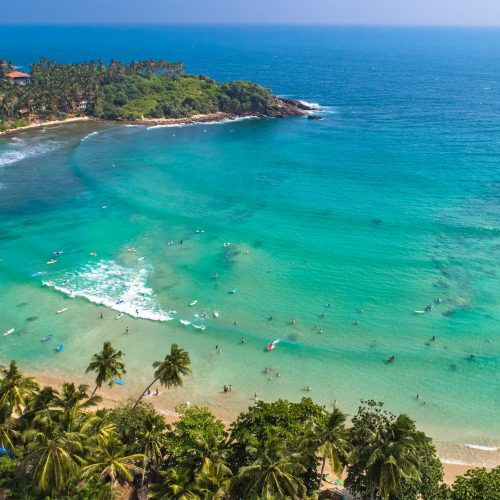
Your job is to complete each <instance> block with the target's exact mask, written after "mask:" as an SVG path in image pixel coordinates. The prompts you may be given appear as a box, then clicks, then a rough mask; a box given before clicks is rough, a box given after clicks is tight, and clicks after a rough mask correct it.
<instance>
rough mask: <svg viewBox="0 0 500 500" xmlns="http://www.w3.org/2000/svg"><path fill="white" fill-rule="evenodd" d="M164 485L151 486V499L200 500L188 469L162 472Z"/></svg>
mask: <svg viewBox="0 0 500 500" xmlns="http://www.w3.org/2000/svg"><path fill="white" fill-rule="evenodd" d="M160 476H162V477H163V478H164V481H163V483H157V484H153V485H151V493H150V496H151V498H156V499H159V500H199V498H200V497H199V496H198V495H197V494H196V493H195V492H194V491H193V490H194V488H193V484H192V481H191V480H190V477H189V472H188V471H187V470H186V469H182V468H178V469H168V470H167V471H160Z"/></svg>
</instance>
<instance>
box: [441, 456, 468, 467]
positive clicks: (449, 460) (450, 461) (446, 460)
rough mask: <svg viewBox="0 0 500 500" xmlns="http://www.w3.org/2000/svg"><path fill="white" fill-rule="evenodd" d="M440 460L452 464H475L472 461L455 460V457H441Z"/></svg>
mask: <svg viewBox="0 0 500 500" xmlns="http://www.w3.org/2000/svg"><path fill="white" fill-rule="evenodd" d="M439 460H441V462H443V463H444V464H450V465H474V464H471V463H467V462H464V461H463V460H455V459H454V458H446V457H439Z"/></svg>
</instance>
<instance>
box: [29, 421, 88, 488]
mask: <svg viewBox="0 0 500 500" xmlns="http://www.w3.org/2000/svg"><path fill="white" fill-rule="evenodd" d="M40 424H41V426H40V429H28V430H27V431H26V432H25V433H24V434H23V441H24V442H25V443H26V449H27V451H28V454H27V455H26V457H25V459H24V460H23V469H24V470H28V469H29V468H30V466H32V467H33V470H32V474H33V477H34V479H35V481H36V482H37V485H38V487H39V488H40V490H42V492H43V493H46V494H50V495H51V496H52V497H54V498H55V497H56V496H57V494H58V493H60V492H62V491H64V489H65V488H67V487H68V486H69V485H70V484H71V482H72V481H73V480H75V479H77V478H78V476H79V473H80V465H81V464H82V463H83V452H84V447H83V444H82V441H83V439H84V437H85V436H83V435H82V434H80V433H78V432H65V431H64V430H62V429H61V428H60V427H59V426H58V425H57V424H56V423H55V422H53V421H51V420H50V419H44V420H43V422H40Z"/></svg>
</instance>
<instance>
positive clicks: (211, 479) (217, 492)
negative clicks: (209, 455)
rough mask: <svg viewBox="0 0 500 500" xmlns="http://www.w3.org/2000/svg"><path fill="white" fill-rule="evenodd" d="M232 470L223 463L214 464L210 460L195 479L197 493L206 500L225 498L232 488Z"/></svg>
mask: <svg viewBox="0 0 500 500" xmlns="http://www.w3.org/2000/svg"><path fill="white" fill-rule="evenodd" d="M231 475H232V472H231V469H230V468H229V467H228V466H227V465H225V464H223V463H220V462H219V463H213V462H211V461H210V460H209V459H205V460H204V461H203V465H202V467H201V469H200V471H199V472H197V473H196V475H195V477H194V484H195V488H196V492H197V493H199V494H201V495H203V498H204V499H205V500H208V499H214V500H215V499H219V498H224V497H225V495H226V494H227V492H228V490H229V486H230V482H231V481H230V478H231Z"/></svg>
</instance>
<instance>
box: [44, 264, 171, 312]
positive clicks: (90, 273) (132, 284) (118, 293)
mask: <svg viewBox="0 0 500 500" xmlns="http://www.w3.org/2000/svg"><path fill="white" fill-rule="evenodd" d="M147 275H148V271H147V270H146V269H132V268H126V267H123V266H120V265H118V264H117V263H115V262H114V261H104V260H101V261H98V262H97V263H92V264H85V265H84V266H82V267H81V268H80V269H79V270H77V271H76V272H68V273H65V274H64V275H62V276H60V278H59V279H55V280H53V282H52V283H51V284H50V285H49V286H53V287H54V289H55V290H57V291H59V292H61V293H64V294H65V295H68V296H70V297H82V298H84V299H86V300H88V301H90V302H93V303H94V304H102V305H104V306H106V307H109V308H110V309H113V310H115V311H118V312H120V313H124V314H128V315H129V316H132V317H136V318H143V319H149V320H153V321H169V320H171V319H173V318H172V316H170V315H169V314H167V313H166V312H165V311H163V310H162V309H161V307H160V306H159V305H158V304H157V302H156V301H155V297H154V292H153V290H152V289H151V288H148V287H147V286H146V280H147ZM66 281H67V282H66ZM62 283H65V284H62Z"/></svg>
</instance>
